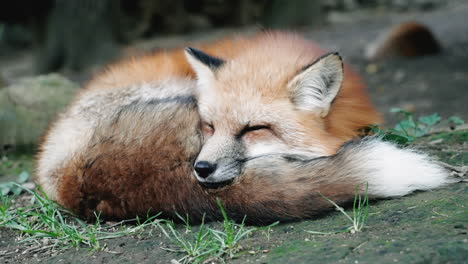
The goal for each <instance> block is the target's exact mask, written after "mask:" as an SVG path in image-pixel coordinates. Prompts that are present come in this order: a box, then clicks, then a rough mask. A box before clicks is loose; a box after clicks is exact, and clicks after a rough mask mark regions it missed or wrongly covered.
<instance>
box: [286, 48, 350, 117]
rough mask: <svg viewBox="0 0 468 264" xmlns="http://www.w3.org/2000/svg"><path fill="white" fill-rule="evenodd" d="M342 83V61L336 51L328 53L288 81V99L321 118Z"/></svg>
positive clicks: (328, 108) (325, 113) (299, 107)
mask: <svg viewBox="0 0 468 264" xmlns="http://www.w3.org/2000/svg"><path fill="white" fill-rule="evenodd" d="M342 83H343V61H342V59H341V57H340V55H339V54H338V53H337V52H333V53H328V54H325V55H323V56H322V57H320V58H318V59H317V60H316V61H315V62H313V63H312V64H310V65H308V66H307V67H305V68H304V69H303V70H302V71H301V72H299V73H298V74H297V75H296V76H295V77H294V78H293V79H292V80H291V81H290V82H289V83H288V89H289V91H290V99H291V101H292V102H293V103H294V104H295V105H296V107H297V108H298V109H301V110H306V111H314V112H316V113H318V114H319V115H320V116H321V117H322V118H323V117H325V116H327V114H328V111H329V110H330V105H331V103H332V102H333V100H334V99H335V97H336V95H337V94H338V92H339V91H340V88H341V85H342Z"/></svg>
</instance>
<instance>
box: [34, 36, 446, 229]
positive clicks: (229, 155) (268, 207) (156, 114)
mask: <svg viewBox="0 0 468 264" xmlns="http://www.w3.org/2000/svg"><path fill="white" fill-rule="evenodd" d="M202 50H203V51H202ZM379 121H380V117H379V114H378V113H377V112H376V110H375V109H374V108H373V106H372V105H371V103H370V101H369V98H368V96H367V94H366V91H365V87H364V85H363V83H362V81H361V79H360V78H359V76H358V75H357V74H356V73H354V72H353V71H352V70H351V69H350V68H349V66H348V65H347V64H343V62H342V59H341V57H340V56H339V55H338V53H326V52H325V51H323V50H322V49H320V48H319V47H318V46H317V45H316V44H314V43H313V42H311V41H309V40H306V39H304V38H302V37H300V36H299V35H297V34H293V33H286V32H264V33H260V34H258V35H256V36H251V37H234V38H229V39H224V40H220V41H218V42H215V43H212V44H207V45H202V46H199V47H198V48H186V49H184V50H183V49H175V50H173V51H167V52H159V53H155V54H151V55H147V56H144V57H139V58H133V59H129V60H126V61H123V62H120V63H117V64H115V65H112V66H110V67H109V68H108V70H107V71H106V72H104V73H102V74H100V75H98V76H97V77H95V78H94V79H93V80H92V81H90V83H89V84H88V85H87V86H86V87H85V88H84V89H83V90H82V91H81V92H80V93H79V94H78V96H77V98H76V99H75V101H74V102H73V103H72V104H71V105H70V107H69V108H68V110H67V111H66V112H65V113H63V114H62V115H61V116H60V118H59V119H58V120H57V121H56V122H55V123H54V124H53V125H52V126H51V128H50V130H49V131H48V133H47V134H46V136H45V138H44V140H43V142H42V145H41V150H40V152H39V154H38V158H37V170H36V180H37V182H38V183H39V184H40V185H41V186H42V188H43V189H44V191H45V193H46V194H47V195H48V196H49V197H50V198H51V199H54V200H56V201H57V202H59V203H60V204H62V205H63V206H64V207H66V208H69V209H71V210H72V211H74V212H75V213H77V214H79V215H81V216H83V217H85V218H86V217H92V216H93V215H94V212H100V214H101V216H102V217H105V218H107V219H123V218H133V217H135V216H136V215H140V216H146V215H148V214H155V213H159V212H161V213H162V216H163V217H168V218H171V217H174V216H175V215H176V213H178V214H181V215H187V216H188V217H189V218H190V219H191V221H194V222H196V221H200V220H201V219H202V217H204V215H205V217H206V218H207V219H209V220H214V219H218V218H219V217H220V212H219V208H218V206H217V204H216V199H220V200H221V202H222V204H223V206H224V207H225V209H226V211H227V212H228V214H229V216H230V217H231V218H233V219H237V220H239V219H242V218H243V217H244V216H246V219H247V221H248V222H250V223H255V224H265V223H269V222H272V221H278V220H279V221H292V220H299V219H304V218H310V217H313V216H314V215H316V214H318V213H321V212H323V211H325V210H328V209H330V208H331V206H332V205H331V204H330V203H329V202H328V201H326V200H325V199H323V197H322V195H323V196H326V197H328V198H329V199H331V200H333V201H335V202H336V203H339V204H343V203H346V202H347V201H349V200H351V199H353V198H354V195H355V192H356V190H358V191H359V192H363V191H364V189H365V186H366V185H368V193H369V195H370V196H371V197H392V196H402V195H406V194H408V193H410V192H412V191H414V190H427V189H431V188H435V187H439V186H442V185H444V184H447V183H448V182H449V181H450V180H449V179H448V175H447V173H446V172H445V171H444V169H443V168H441V167H439V166H438V165H436V164H435V163H433V162H432V161H431V159H430V158H429V157H428V156H426V155H424V154H420V153H416V152H414V151H411V150H404V149H399V148H397V147H396V146H394V145H392V144H390V143H387V142H383V141H381V140H379V139H378V138H375V137H367V138H363V139H356V137H357V135H358V133H359V130H360V129H361V128H363V127H366V126H368V125H369V124H375V123H378V122H379Z"/></svg>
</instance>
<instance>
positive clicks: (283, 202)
mask: <svg viewBox="0 0 468 264" xmlns="http://www.w3.org/2000/svg"><path fill="white" fill-rule="evenodd" d="M244 173H245V174H244V175H243V176H242V178H241V179H240V180H239V182H238V183H235V184H234V185H233V186H232V187H231V188H230V190H229V196H230V197H236V199H239V197H242V198H241V200H236V201H232V200H226V201H225V203H227V204H228V206H230V208H229V209H230V211H232V212H236V211H239V212H240V211H243V212H244V213H245V214H247V215H248V220H249V222H251V221H253V222H256V223H258V222H271V221H276V220H292V219H293V220H297V219H302V218H308V217H311V216H312V215H316V214H318V213H320V212H323V211H325V210H328V209H331V208H332V207H333V205H331V204H330V203H329V202H328V201H326V200H325V199H324V198H323V197H322V195H323V196H325V197H327V198H329V199H331V200H333V201H335V202H336V203H338V204H343V203H346V202H348V201H352V200H353V199H354V196H355V194H356V191H358V192H361V193H363V192H364V190H365V188H366V185H367V186H368V194H369V196H370V197H374V198H386V197H396V196H402V195H406V194H409V193H411V192H413V191H416V190H428V189H432V188H436V187H440V186H444V185H446V184H448V183H450V182H452V180H451V179H450V178H449V177H448V173H447V172H446V171H445V169H443V168H442V167H440V166H439V165H436V164H435V163H434V162H433V161H432V160H431V158H430V157H429V156H427V155H425V154H421V153H418V152H416V151H413V150H410V149H400V148H398V147H397V146H395V145H393V144H391V143H388V142H384V141H381V140H380V139H378V138H376V137H368V138H364V139H361V140H355V141H351V142H348V143H347V144H345V145H344V146H343V147H342V148H341V149H340V150H339V151H338V153H337V154H335V155H332V156H327V157H320V158H313V159H308V158H307V157H306V156H300V155H287V154H285V155H281V154H278V155H266V156H261V157H257V158H254V159H251V160H249V161H247V162H246V164H245V172H244ZM246 186H248V187H247V188H246ZM225 194H227V193H224V195H225ZM224 195H221V197H223V196H224ZM242 199H243V200H242Z"/></svg>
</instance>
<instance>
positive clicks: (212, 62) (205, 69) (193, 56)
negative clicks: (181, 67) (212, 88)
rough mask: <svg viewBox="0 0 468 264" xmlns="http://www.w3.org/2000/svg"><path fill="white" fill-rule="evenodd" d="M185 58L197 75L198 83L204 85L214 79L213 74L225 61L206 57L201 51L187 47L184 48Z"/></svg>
mask: <svg viewBox="0 0 468 264" xmlns="http://www.w3.org/2000/svg"><path fill="white" fill-rule="evenodd" d="M185 57H186V58H187V60H188V62H189V63H190V66H192V69H193V71H194V72H195V74H196V75H197V80H198V82H199V83H201V84H204V83H206V82H209V81H210V80H212V79H214V74H215V73H216V71H217V70H218V68H220V67H221V66H222V65H223V64H224V63H225V61H224V60H222V59H220V58H217V57H214V56H211V55H208V54H206V53H204V52H203V51H201V50H198V49H195V48H191V47H187V48H185Z"/></svg>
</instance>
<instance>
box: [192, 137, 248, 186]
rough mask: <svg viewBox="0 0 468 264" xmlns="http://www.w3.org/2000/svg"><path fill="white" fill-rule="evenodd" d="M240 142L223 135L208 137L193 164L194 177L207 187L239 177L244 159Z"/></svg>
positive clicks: (223, 183) (220, 184) (226, 182)
mask: <svg viewBox="0 0 468 264" xmlns="http://www.w3.org/2000/svg"><path fill="white" fill-rule="evenodd" d="M242 149H243V148H242V146H241V144H240V143H239V142H238V141H236V140H231V139H230V138H227V137H224V136H219V135H216V136H213V137H211V138H210V139H208V140H207V141H206V142H205V144H204V145H203V148H202V149H201V151H200V153H199V154H198V157H197V159H196V161H195V163H194V164H193V170H194V174H195V178H196V179H197V180H198V182H199V183H200V184H201V185H202V186H204V187H208V188H217V187H220V186H223V185H226V184H229V183H231V182H232V181H233V180H234V179H236V178H237V177H239V175H240V173H241V168H242V164H243V162H242V160H243V159H244V156H243V151H242Z"/></svg>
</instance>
